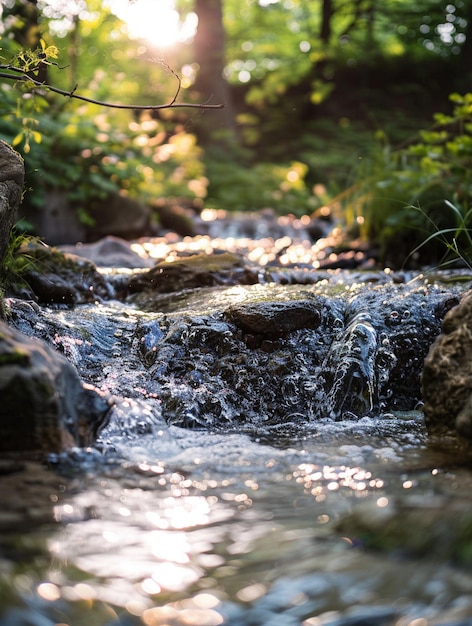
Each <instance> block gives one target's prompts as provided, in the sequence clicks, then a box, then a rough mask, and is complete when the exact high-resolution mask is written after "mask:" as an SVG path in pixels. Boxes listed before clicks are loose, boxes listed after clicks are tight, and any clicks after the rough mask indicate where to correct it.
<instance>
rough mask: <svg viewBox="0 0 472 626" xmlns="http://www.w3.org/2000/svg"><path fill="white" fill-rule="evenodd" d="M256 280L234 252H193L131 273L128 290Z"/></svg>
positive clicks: (165, 289)
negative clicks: (142, 270)
mask: <svg viewBox="0 0 472 626" xmlns="http://www.w3.org/2000/svg"><path fill="white" fill-rule="evenodd" d="M256 282H257V274H256V273H255V272H254V271H253V270H251V269H249V268H247V267H245V266H244V264H243V259H242V257H240V256H239V255H237V254H231V253H230V252H225V253H223V254H195V255H192V256H188V257H185V258H181V259H177V260H176V261H163V262H161V263H158V264H157V265H155V266H154V267H153V268H152V269H150V270H149V272H146V273H145V274H141V275H138V276H136V277H133V278H132V279H131V280H130V282H129V285H128V290H129V292H130V293H136V292H140V291H143V290H152V291H154V292H158V293H171V292H173V291H180V290H182V289H195V288H196V287H213V286H216V285H226V286H229V285H241V284H246V285H248V284H254V283H256Z"/></svg>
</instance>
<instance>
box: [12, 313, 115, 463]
mask: <svg viewBox="0 0 472 626" xmlns="http://www.w3.org/2000/svg"><path fill="white" fill-rule="evenodd" d="M0 397H1V398H2V402H1V404H0V434H1V436H0V449H1V450H22V451H27V450H31V451H43V452H60V451H62V450H64V449H66V448H68V447H71V446H74V445H79V446H85V445H89V444H90V443H91V442H92V441H93V440H94V439H95V435H96V432H97V430H98V428H99V427H100V425H101V424H102V423H103V422H104V420H105V416H106V414H107V412H108V411H109V409H110V403H109V401H108V400H107V398H106V397H105V396H104V395H102V394H101V393H99V392H98V391H97V390H96V389H95V388H93V387H91V386H90V385H84V384H82V382H81V380H80V378H79V376H78V374H77V371H76V370H75V368H74V367H73V365H72V364H71V363H69V361H67V360H66V359H65V358H64V357H63V356H62V355H60V354H58V353H57V352H55V351H54V350H53V349H52V348H50V347H49V346H47V345H46V344H43V343H42V342H41V341H38V340H37V339H34V338H33V339H32V338H30V337H27V336H26V335H24V334H22V333H20V332H18V331H17V330H14V329H12V328H10V327H9V326H7V325H6V324H5V323H3V322H0Z"/></svg>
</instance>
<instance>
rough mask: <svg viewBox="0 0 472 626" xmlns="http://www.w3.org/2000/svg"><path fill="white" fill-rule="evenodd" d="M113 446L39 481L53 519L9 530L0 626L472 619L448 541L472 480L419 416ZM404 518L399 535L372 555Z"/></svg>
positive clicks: (179, 435) (463, 572)
mask: <svg viewBox="0 0 472 626" xmlns="http://www.w3.org/2000/svg"><path fill="white" fill-rule="evenodd" d="M115 444H116V447H117V448H118V449H119V453H120V454H119V455H118V456H116V455H109V456H108V458H106V457H105V458H104V457H103V456H102V455H101V453H99V452H97V451H95V450H93V449H90V450H74V451H72V452H71V453H69V454H68V455H64V456H63V457H62V458H60V459H57V461H58V462H60V466H61V473H62V475H63V476H65V478H63V479H62V480H60V481H59V482H58V485H59V486H58V487H56V488H54V487H53V486H52V485H51V484H49V485H46V486H44V485H42V482H41V477H40V476H38V477H37V478H36V483H35V478H34V476H33V478H31V477H30V478H29V480H30V481H31V482H32V483H33V484H36V489H38V490H39V493H42V495H43V500H45V501H46V500H49V502H50V508H51V512H52V514H53V516H54V520H55V523H44V520H42V521H41V523H39V521H35V516H34V511H32V513H31V518H30V520H29V525H28V526H27V528H22V529H21V534H20V533H18V530H15V528H13V529H12V528H10V529H9V532H8V533H6V534H4V535H3V538H2V548H3V552H4V558H3V560H2V562H1V565H2V591H3V594H2V599H3V602H2V605H3V606H2V608H3V610H4V613H3V618H2V619H1V620H0V623H1V624H2V625H5V626H6V625H10V624H12V625H18V626H20V625H23V624H25V625H26V624H31V625H33V624H34V625H38V626H39V625H44V626H46V625H48V626H50V625H53V624H61V625H62V624H68V625H71V626H75V625H77V626H82V625H84V626H85V625H95V624H96V625H97V626H98V625H100V626H104V625H105V624H107V625H111V624H145V625H148V626H149V625H151V626H152V625H157V624H194V625H202V626H204V625H208V626H210V625H211V624H234V625H241V626H243V625H246V624H254V625H259V624H260V625H263V624H264V625H265V624H272V625H276V624H280V625H287V626H288V625H292V624H293V625H295V624H305V625H306V626H308V625H321V624H323V625H325V624H326V625H327V624H332V625H334V624H346V625H348V624H366V625H367V624H375V625H382V624H392V625H394V624H395V625H403V624H405V625H406V624H410V625H411V626H413V625H414V626H417V625H418V626H419V625H421V626H423V625H427V624H458V623H461V624H470V623H472V595H471V591H472V574H471V572H470V568H469V567H468V566H470V555H469V561H468V562H467V563H465V564H464V563H461V561H460V556H461V555H460V551H459V552H457V550H456V553H455V557H456V558H455V559H453V558H452V556H453V554H454V547H453V546H451V545H450V543H451V537H450V536H449V538H448V535H449V534H450V533H454V531H455V529H454V519H455V516H456V515H457V510H459V511H460V510H462V509H465V510H467V508H468V507H469V506H470V488H471V482H472V474H471V472H470V469H468V467H467V465H466V464H463V462H461V461H463V459H461V457H460V454H459V452H458V450H457V449H456V448H455V447H454V445H453V444H451V449H449V450H447V451H444V443H443V446H442V448H439V447H437V446H436V445H435V442H434V441H430V440H428V437H427V436H426V434H425V432H424V429H423V426H422V418H421V414H420V413H418V412H413V413H411V414H407V415H405V414H402V415H391V416H390V417H388V418H386V417H384V418H383V419H379V418H363V419H361V420H360V422H353V423H347V422H342V423H334V422H331V421H322V422H320V423H318V424H316V426H313V427H312V428H310V429H306V430H305V432H303V433H298V435H297V436H290V435H287V433H286V432H283V433H280V434H279V433H277V432H272V433H271V432H267V431H265V432H261V433H260V435H259V436H257V433H253V434H252V435H251V436H248V435H243V434H231V433H225V434H220V433H207V432H201V431H188V430H184V429H180V428H177V427H175V426H172V427H170V429H169V431H168V432H166V433H163V432H160V433H159V431H156V432H148V433H147V434H144V435H142V436H141V437H139V438H138V437H136V438H134V439H128V440H126V437H122V438H120V437H116V440H115ZM77 468H80V470H78V469H77ZM31 506H32V507H33V506H36V508H38V504H37V503H36V504H34V503H32V504H31ZM42 506H43V508H44V506H45V504H44V502H43V503H42ZM7 508H8V505H7ZM412 511H413V512H420V517H419V518H416V517H413V518H410V517H409V516H408V514H409V513H411V512H412ZM454 511H456V513H454ZM399 513H400V514H402V513H404V515H402V517H401V518H400V523H401V525H402V526H403V528H402V531H401V535H400V536H401V537H403V539H404V540H402V541H399V542H398V543H397V544H396V545H393V546H391V545H390V544H389V540H388V537H387V538H384V544H385V545H383V546H380V547H379V548H378V549H376V550H375V549H370V548H369V545H368V536H367V535H368V533H369V528H370V525H371V526H372V530H370V532H372V533H374V534H375V533H377V534H380V535H381V528H382V525H383V524H384V523H387V521H388V520H389V519H392V518H394V517H395V516H396V515H399ZM448 513H449V514H448ZM356 516H357V517H356ZM364 517H365V518H366V519H367V520H368V522H369V523H368V524H367V525H366V527H365V528H361V529H360V530H359V527H358V525H359V520H360V521H361V522H362V519H363V518H364ZM411 519H413V521H414V520H416V523H417V527H414V526H413V527H412V526H411ZM0 520H1V521H2V525H3V526H5V522H6V521H7V520H8V516H7V514H6V511H4V512H3V514H2V515H1V516H0ZM356 524H357V526H356ZM441 524H443V526H444V524H446V526H445V527H443V528H441V530H440V532H439V534H438V530H437V528H438V525H439V527H440V525H441ZM379 527H380V530H379ZM441 533H442V534H443V536H441ZM418 535H420V536H421V541H416V540H414V538H415V537H416V536H418ZM453 543H454V541H452V544H453ZM443 544H444V545H443ZM461 620H462V621H461Z"/></svg>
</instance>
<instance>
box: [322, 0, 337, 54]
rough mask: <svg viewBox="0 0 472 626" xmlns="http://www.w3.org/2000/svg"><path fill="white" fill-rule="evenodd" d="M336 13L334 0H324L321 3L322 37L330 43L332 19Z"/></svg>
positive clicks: (326, 42) (325, 42)
mask: <svg viewBox="0 0 472 626" xmlns="http://www.w3.org/2000/svg"><path fill="white" fill-rule="evenodd" d="M333 14H334V7H333V0H323V2H322V5H321V28H320V39H321V41H322V42H323V43H324V44H326V45H328V44H329V41H330V39H331V19H332V17H333Z"/></svg>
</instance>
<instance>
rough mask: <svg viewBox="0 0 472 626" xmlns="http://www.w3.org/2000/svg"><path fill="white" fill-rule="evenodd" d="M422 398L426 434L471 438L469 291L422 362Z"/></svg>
mask: <svg viewBox="0 0 472 626" xmlns="http://www.w3.org/2000/svg"><path fill="white" fill-rule="evenodd" d="M422 394H423V400H424V414H425V420H426V424H427V426H428V428H429V430H430V431H441V430H451V429H454V428H456V429H457V430H458V432H459V433H460V434H461V435H464V436H466V437H471V438H472V291H468V292H467V293H466V294H465V295H464V297H463V298H462V300H461V302H460V303H459V304H458V305H457V306H455V307H454V308H453V309H451V310H450V311H449V312H448V313H447V314H446V315H445V317H444V321H443V325H442V332H441V334H440V335H439V336H438V337H437V338H436V340H435V341H434V343H433V344H432V346H431V348H430V350H429V353H428V355H427V357H426V359H425V362H424V368H423V374H422Z"/></svg>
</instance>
